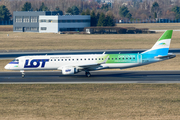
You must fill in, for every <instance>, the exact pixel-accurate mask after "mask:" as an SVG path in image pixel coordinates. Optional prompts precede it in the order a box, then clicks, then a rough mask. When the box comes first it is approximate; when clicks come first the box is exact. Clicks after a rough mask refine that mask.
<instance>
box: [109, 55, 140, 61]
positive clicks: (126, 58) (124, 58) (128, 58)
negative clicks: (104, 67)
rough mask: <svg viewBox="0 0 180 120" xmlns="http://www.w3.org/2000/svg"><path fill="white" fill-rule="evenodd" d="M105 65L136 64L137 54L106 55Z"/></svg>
mask: <svg viewBox="0 0 180 120" xmlns="http://www.w3.org/2000/svg"><path fill="white" fill-rule="evenodd" d="M108 56H109V58H108V60H107V62H106V63H137V62H138V54H108Z"/></svg>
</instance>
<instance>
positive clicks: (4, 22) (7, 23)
mask: <svg viewBox="0 0 180 120" xmlns="http://www.w3.org/2000/svg"><path fill="white" fill-rule="evenodd" d="M0 25H13V20H9V21H0Z"/></svg>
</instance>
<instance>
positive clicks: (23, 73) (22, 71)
mask: <svg viewBox="0 0 180 120" xmlns="http://www.w3.org/2000/svg"><path fill="white" fill-rule="evenodd" d="M20 72H21V73H22V78H24V77H25V72H24V70H21V71H20Z"/></svg>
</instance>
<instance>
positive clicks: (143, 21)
mask: <svg viewBox="0 0 180 120" xmlns="http://www.w3.org/2000/svg"><path fill="white" fill-rule="evenodd" d="M116 22H117V23H121V24H124V23H127V24H128V23H180V19H157V20H154V19H144V20H138V19H133V20H128V19H125V20H119V21H118V20H116Z"/></svg>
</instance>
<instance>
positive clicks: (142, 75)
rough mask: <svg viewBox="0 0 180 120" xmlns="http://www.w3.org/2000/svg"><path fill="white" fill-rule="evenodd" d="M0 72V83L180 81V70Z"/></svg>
mask: <svg viewBox="0 0 180 120" xmlns="http://www.w3.org/2000/svg"><path fill="white" fill-rule="evenodd" d="M25 74H26V76H25V78H22V77H21V73H20V72H0V84H82V83H180V71H91V77H89V78H88V77H86V76H85V73H84V72H80V73H78V74H75V75H62V74H61V72H60V71H59V72H57V71H47V72H39V71H37V72H26V73H25Z"/></svg>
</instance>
